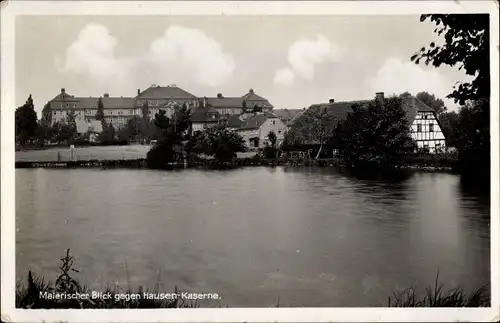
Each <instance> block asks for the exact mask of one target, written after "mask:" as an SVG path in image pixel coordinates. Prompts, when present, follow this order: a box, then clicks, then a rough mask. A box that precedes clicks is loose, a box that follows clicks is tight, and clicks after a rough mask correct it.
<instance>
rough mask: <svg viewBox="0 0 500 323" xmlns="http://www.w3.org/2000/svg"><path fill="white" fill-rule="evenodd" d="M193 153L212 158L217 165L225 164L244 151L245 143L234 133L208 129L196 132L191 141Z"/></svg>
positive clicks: (223, 129)
mask: <svg viewBox="0 0 500 323" xmlns="http://www.w3.org/2000/svg"><path fill="white" fill-rule="evenodd" d="M191 145H192V146H193V147H194V149H193V150H194V151H196V152H198V153H203V154H205V155H207V156H212V157H214V158H215V160H216V161H217V162H219V163H221V164H222V163H226V162H229V161H231V160H232V159H234V158H236V157H237V153H238V152H244V151H246V147H245V141H244V140H243V138H242V137H241V136H240V135H239V134H238V133H237V132H235V131H231V130H228V129H226V128H217V127H210V128H207V129H204V130H203V131H201V132H197V133H196V134H195V135H194V136H193V138H192V141H191Z"/></svg>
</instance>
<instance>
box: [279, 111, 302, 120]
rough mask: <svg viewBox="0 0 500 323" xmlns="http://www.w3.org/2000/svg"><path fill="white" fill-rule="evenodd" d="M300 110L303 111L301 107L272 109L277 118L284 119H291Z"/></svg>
mask: <svg viewBox="0 0 500 323" xmlns="http://www.w3.org/2000/svg"><path fill="white" fill-rule="evenodd" d="M302 111H304V110H302V109H278V110H273V113H274V115H275V116H277V117H278V118H283V119H285V120H291V119H293V118H294V117H295V116H296V115H297V114H299V113H300V112H302Z"/></svg>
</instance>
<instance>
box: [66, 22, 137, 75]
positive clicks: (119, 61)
mask: <svg viewBox="0 0 500 323" xmlns="http://www.w3.org/2000/svg"><path fill="white" fill-rule="evenodd" d="M117 45H118V40H117V39H116V38H115V37H113V36H112V35H111V34H110V32H109V30H108V29H107V28H106V27H104V26H101V25H98V24H88V25H86V26H85V27H84V28H83V29H82V30H81V31H80V33H79V34H78V37H77V39H76V40H75V41H74V42H73V43H72V44H71V45H70V46H69V47H68V49H67V50H66V55H65V60H64V62H63V63H62V62H61V59H60V58H58V57H57V58H56V66H57V67H58V69H59V71H60V72H63V73H75V74H84V75H87V76H89V77H90V78H91V79H93V80H95V81H97V82H102V83H107V82H109V81H111V80H122V79H125V78H126V77H127V74H128V72H129V69H130V66H131V64H132V60H131V59H128V58H117V57H116V56H115V47H116V46H117Z"/></svg>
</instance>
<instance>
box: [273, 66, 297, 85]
mask: <svg viewBox="0 0 500 323" xmlns="http://www.w3.org/2000/svg"><path fill="white" fill-rule="evenodd" d="M294 80H295V73H294V72H293V71H292V69H290V68H288V67H285V68H282V69H280V70H278V71H276V75H275V76H274V83H276V84H280V85H283V86H290V85H292V84H293V81H294Z"/></svg>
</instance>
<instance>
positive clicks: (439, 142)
mask: <svg viewBox="0 0 500 323" xmlns="http://www.w3.org/2000/svg"><path fill="white" fill-rule="evenodd" d="M431 125H432V128H433V131H432V132H431V131H430V128H431ZM411 130H412V137H413V139H415V140H416V141H417V145H418V147H419V148H424V147H426V146H427V147H428V149H429V151H430V152H431V153H435V152H436V147H438V148H439V147H441V148H442V149H445V148H446V141H445V137H444V134H443V131H442V129H441V127H440V126H439V123H438V121H437V119H436V115H435V114H434V113H433V112H418V113H417V115H416V117H415V120H414V121H413V124H412V125H411ZM419 130H420V131H419Z"/></svg>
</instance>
